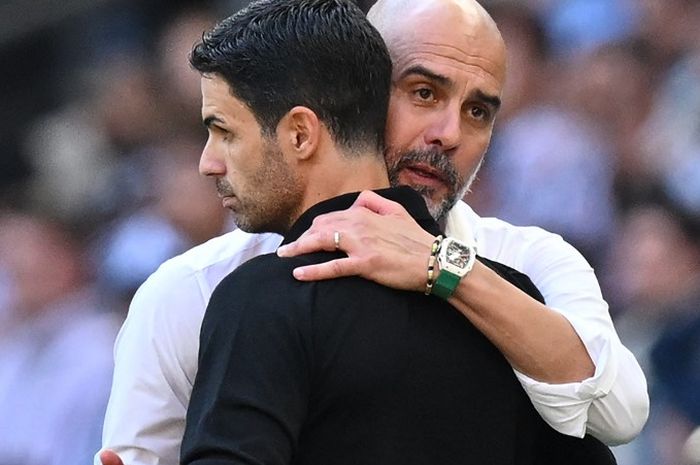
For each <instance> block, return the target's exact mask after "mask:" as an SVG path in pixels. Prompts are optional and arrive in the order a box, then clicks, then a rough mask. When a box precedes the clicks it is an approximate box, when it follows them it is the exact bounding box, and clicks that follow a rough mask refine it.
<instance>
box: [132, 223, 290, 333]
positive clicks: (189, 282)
mask: <svg viewBox="0 0 700 465" xmlns="http://www.w3.org/2000/svg"><path fill="white" fill-rule="evenodd" d="M279 241H280V238H279V236H276V235H271V234H268V235H262V234H260V235H253V234H247V233H244V232H242V231H238V230H237V231H233V232H230V233H227V234H224V235H222V236H219V237H217V238H214V239H211V240H210V241H208V242H205V243H204V244H201V245H199V246H197V247H194V248H192V249H190V250H188V251H187V252H185V253H183V254H181V255H179V256H177V257H174V258H172V259H170V260H168V261H166V262H165V263H163V264H162V265H161V266H160V267H159V268H158V269H157V270H156V271H155V272H154V273H153V274H152V275H151V276H149V277H148V279H147V280H146V281H145V282H144V283H143V284H142V285H141V286H140V287H139V289H138V290H137V292H136V294H135V295H134V298H133V299H132V301H131V305H130V306H129V313H128V314H127V318H126V321H125V323H124V326H123V327H122V330H121V331H120V336H119V342H122V343H123V342H124V341H132V342H133V340H134V339H138V340H143V339H148V340H152V341H153V343H156V341H162V342H163V343H166V342H165V341H169V340H173V339H174V340H177V339H180V340H183V341H184V340H190V339H193V338H194V339H196V337H197V333H198V331H199V327H200V324H201V320H202V317H203V315H204V310H205V309H206V306H207V303H208V301H209V298H210V297H211V293H212V292H213V290H214V288H215V287H216V285H217V284H218V283H219V282H220V281H221V280H222V279H223V278H224V277H225V276H226V275H227V274H228V273H230V272H231V270H233V269H235V268H236V267H238V266H240V265H241V264H242V263H245V261H247V260H249V259H250V258H253V257H254V256H256V255H259V254H263V253H267V252H270V251H272V250H274V249H275V248H276V247H277V244H278V243H279Z"/></svg>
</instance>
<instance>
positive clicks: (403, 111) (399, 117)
mask: <svg viewBox="0 0 700 465" xmlns="http://www.w3.org/2000/svg"><path fill="white" fill-rule="evenodd" d="M424 119H425V118H424V117H423V118H421V115H420V114H419V112H417V111H416V109H415V107H413V106H412V105H410V104H407V103H406V102H403V101H401V100H399V99H395V100H394V101H392V103H391V104H390V105H389V112H388V115H387V125H386V134H385V139H386V145H387V146H388V147H396V148H406V147H411V146H414V145H415V142H416V141H417V140H418V139H419V138H420V134H421V131H422V130H423V127H422V126H421V122H422V121H424Z"/></svg>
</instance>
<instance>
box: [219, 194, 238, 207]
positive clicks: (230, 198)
mask: <svg viewBox="0 0 700 465" xmlns="http://www.w3.org/2000/svg"><path fill="white" fill-rule="evenodd" d="M219 198H220V199H221V205H223V207H224V208H229V209H230V208H232V207H233V203H234V202H235V200H236V196H235V195H224V194H219Z"/></svg>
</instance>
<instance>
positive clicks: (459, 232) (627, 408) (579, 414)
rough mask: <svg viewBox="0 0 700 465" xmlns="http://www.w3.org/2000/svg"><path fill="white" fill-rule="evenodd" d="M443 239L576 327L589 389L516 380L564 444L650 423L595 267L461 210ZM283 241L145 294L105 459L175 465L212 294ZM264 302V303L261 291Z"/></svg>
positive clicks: (119, 380)
mask: <svg viewBox="0 0 700 465" xmlns="http://www.w3.org/2000/svg"><path fill="white" fill-rule="evenodd" d="M446 229H447V231H446V233H447V234H448V235H450V236H453V237H457V238H460V237H461V238H462V239H463V240H467V239H472V238H469V237H465V236H468V235H473V239H475V240H476V243H477V247H478V252H479V254H480V255H481V256H483V257H486V258H489V259H491V260H495V261H498V262H501V263H503V264H505V265H508V266H510V267H512V268H515V269H516V270H518V271H521V272H523V273H525V274H527V275H528V276H529V277H530V279H531V280H532V281H533V283H534V284H535V285H536V286H537V287H538V289H539V290H540V292H541V293H542V294H543V296H544V298H545V301H546V302H547V305H548V306H549V307H551V308H553V309H554V310H557V311H559V312H561V313H562V314H563V315H564V316H565V317H566V318H568V320H569V321H570V322H571V324H572V326H573V327H574V329H575V330H576V331H577V333H578V334H579V336H580V337H581V339H582V340H583V342H584V344H585V346H586V348H587V350H588V352H589V354H590V356H591V358H592V359H593V362H594V364H595V366H596V371H595V374H594V376H593V377H591V378H590V379H587V380H584V381H583V382H581V383H568V384H559V385H552V384H546V383H541V382H537V381H535V380H533V379H531V378H529V377H527V376H525V375H524V374H522V373H518V372H517V371H516V375H517V376H518V379H519V380H520V382H521V383H522V385H523V387H524V389H525V391H526V392H527V394H528V396H529V397H530V399H531V400H532V402H533V404H534V406H535V408H536V409H537V410H538V412H539V413H540V414H541V415H542V417H543V418H544V419H545V420H546V421H547V422H548V423H549V424H550V425H552V427H554V428H555V429H557V430H558V431H560V432H562V433H565V434H569V435H573V436H583V435H584V434H585V432H586V431H589V432H591V433H593V434H594V435H595V436H596V437H598V438H599V439H601V440H602V441H604V442H606V443H608V444H610V445H614V444H619V443H623V442H627V441H630V440H631V439H632V438H633V437H634V436H636V435H637V434H638V433H639V431H640V430H641V428H642V426H643V425H644V423H645V421H646V418H647V415H648V408H649V398H648V395H647V390H646V380H645V377H644V374H643V373H642V371H641V369H640V367H639V364H638V363H637V361H636V360H635V358H634V356H633V355H632V354H631V352H629V350H627V349H626V348H625V347H624V346H623V345H622V344H621V342H620V340H619V338H618V336H617V334H616V332H615V329H614V327H613V324H612V320H611V319H610V315H609V313H608V307H607V304H606V303H605V301H604V300H603V298H602V296H601V292H600V288H599V286H598V282H597V280H596V278H595V275H594V273H593V270H592V269H591V267H590V266H589V265H588V263H587V262H586V260H585V259H584V258H583V257H582V256H581V255H580V254H579V253H578V252H577V251H576V250H575V249H574V248H573V247H572V246H570V245H569V244H567V243H566V242H564V240H563V239H562V238H561V237H559V236H557V235H554V234H551V233H548V232H546V231H544V230H542V229H540V228H535V227H516V226H513V225H511V224H508V223H506V222H504V221H501V220H498V219H494V218H481V217H479V216H478V215H477V214H476V213H475V212H474V211H473V210H471V208H469V207H468V206H467V205H466V204H465V203H464V202H460V203H459V204H458V205H457V206H456V207H455V208H453V209H452V211H451V212H450V214H449V216H448V219H447V228H446ZM280 241H281V238H280V236H277V235H274V234H247V233H245V232H242V231H240V230H236V231H233V232H231V233H228V234H225V235H223V236H220V237H217V238H215V239H212V240H210V241H208V242H206V243H205V244H202V245H200V246H197V247H195V248H193V249H191V250H189V251H188V252H185V253H184V254H182V255H180V256H178V257H175V258H173V259H171V260H169V261H167V262H165V263H164V264H163V265H162V266H161V267H160V268H159V269H158V270H157V271H156V272H155V273H153V275H151V276H150V277H149V278H148V280H147V281H146V282H145V283H144V284H143V285H142V286H141V287H140V288H139V290H138V292H137V293H136V295H135V296H134V299H133V301H132V303H131V307H130V309H129V314H128V316H127V318H126V321H125V322H124V325H123V327H122V329H121V331H120V333H119V336H118V337H117V342H116V345H115V351H114V355H115V371H114V381H113V385H112V394H111V397H110V401H109V406H108V408H107V414H106V417H105V424H104V432H103V447H104V448H110V449H113V450H114V451H115V452H117V454H119V455H120V457H121V458H122V460H123V461H124V463H125V465H142V464H143V465H146V464H148V465H156V464H158V465H162V464H168V465H175V464H177V463H178V461H179V454H180V441H181V439H182V435H183V433H184V428H185V414H186V410H187V405H188V402H189V398H190V394H191V392H192V384H193V383H194V378H195V374H196V372H197V356H198V350H199V330H200V326H201V323H202V318H203V315H204V311H205V309H206V306H207V303H208V301H209V298H210V296H211V293H212V292H213V290H214V288H215V287H216V285H217V284H218V283H219V282H220V281H221V280H222V279H223V278H224V277H225V276H226V275H227V274H229V273H230V272H231V271H232V270H233V269H234V268H236V267H237V266H239V265H240V264H242V263H244V262H245V261H247V260H249V259H251V258H252V257H255V256H257V255H261V254H265V253H270V252H274V251H275V250H276V249H277V247H278V245H279V243H280ZM260 291H261V292H266V291H265V288H264V283H261V285H260ZM99 463H100V461H99V458H98V457H97V456H96V457H95V464H96V465H99Z"/></svg>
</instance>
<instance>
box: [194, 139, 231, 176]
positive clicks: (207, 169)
mask: <svg viewBox="0 0 700 465" xmlns="http://www.w3.org/2000/svg"><path fill="white" fill-rule="evenodd" d="M199 174H201V175H202V176H223V175H224V174H226V165H225V164H224V162H223V159H222V158H221V157H220V155H219V153H218V150H217V149H216V147H215V144H214V143H213V141H212V139H211V138H209V139H208V140H207V143H206V145H205V146H204V149H203V150H202V155H201V156H200V157H199Z"/></svg>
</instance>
